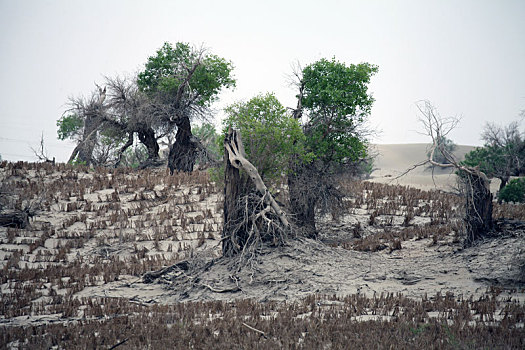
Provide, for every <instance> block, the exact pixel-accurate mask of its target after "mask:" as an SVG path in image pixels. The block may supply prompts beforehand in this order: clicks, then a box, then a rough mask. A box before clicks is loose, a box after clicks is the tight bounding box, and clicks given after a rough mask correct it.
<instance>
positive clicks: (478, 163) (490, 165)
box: [461, 146, 507, 177]
mask: <svg viewBox="0 0 525 350" xmlns="http://www.w3.org/2000/svg"><path fill="white" fill-rule="evenodd" d="M506 163H507V161H506V158H505V154H504V152H503V148H501V147H494V146H485V147H476V148H475V149H473V150H472V151H470V152H469V153H467V154H466V155H465V160H463V161H462V162H461V164H463V165H466V166H470V167H479V169H480V170H481V171H482V172H484V173H485V174H486V175H487V176H488V177H498V175H499V174H500V172H501V171H502V170H503V169H504V168H505V167H506Z"/></svg>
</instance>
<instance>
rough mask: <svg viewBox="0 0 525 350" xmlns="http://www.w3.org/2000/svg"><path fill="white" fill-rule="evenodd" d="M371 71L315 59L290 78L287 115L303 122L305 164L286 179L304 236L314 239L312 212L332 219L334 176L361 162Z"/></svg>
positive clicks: (337, 195) (337, 196) (338, 198)
mask: <svg viewBox="0 0 525 350" xmlns="http://www.w3.org/2000/svg"><path fill="white" fill-rule="evenodd" d="M377 70H378V69H377V67H376V66H374V65H371V64H368V63H360V64H357V65H354V64H351V65H349V66H347V65H345V64H344V63H341V62H338V61H336V60H335V59H332V60H326V59H321V60H319V61H317V62H314V63H312V64H310V65H308V66H306V67H305V68H304V69H302V71H300V72H297V73H296V77H297V80H298V81H297V88H298V90H299V91H298V92H299V93H298V102H297V108H296V109H295V110H294V112H293V115H294V117H295V118H297V119H303V120H304V121H303V130H304V134H305V137H306V141H305V144H306V151H307V152H310V153H311V154H312V160H311V161H310V162H307V163H303V164H301V163H299V162H295V165H294V168H293V170H292V172H291V174H290V175H289V177H288V186H289V191H290V204H291V211H292V213H293V214H294V218H295V221H296V223H297V225H298V226H300V227H302V228H303V229H304V230H305V234H306V235H307V236H309V237H313V238H315V237H317V229H316V226H315V213H316V210H317V209H321V210H322V211H331V212H332V213H334V214H336V213H337V210H338V209H340V204H341V203H342V198H343V194H342V193H341V192H340V191H339V190H338V188H337V185H336V183H337V181H336V179H335V176H336V175H337V174H339V173H342V172H346V171H349V170H351V169H354V170H355V169H356V165H357V164H359V163H360V162H361V161H363V160H364V159H366V158H367V154H368V141H367V136H368V132H367V130H366V128H365V125H366V124H365V123H366V119H367V117H368V116H369V115H370V111H371V108H372V104H373V102H374V98H373V97H372V95H371V94H370V93H369V92H368V84H369V83H370V79H371V77H372V76H373V75H374V74H375V73H376V72H377Z"/></svg>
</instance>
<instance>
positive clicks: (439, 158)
mask: <svg viewBox="0 0 525 350" xmlns="http://www.w3.org/2000/svg"><path fill="white" fill-rule="evenodd" d="M438 143H439V144H440V147H441V145H443V148H444V149H445V150H446V151H447V152H448V153H450V154H453V153H454V151H455V150H456V149H457V148H458V146H457V145H456V144H455V143H454V142H453V141H452V140H451V139H449V138H446V137H442V138H441V140H438ZM427 157H430V150H429V151H428V152H427ZM433 161H434V162H436V163H442V164H447V163H448V160H447V158H445V157H444V156H443V155H442V154H441V152H437V153H435V152H434V159H433Z"/></svg>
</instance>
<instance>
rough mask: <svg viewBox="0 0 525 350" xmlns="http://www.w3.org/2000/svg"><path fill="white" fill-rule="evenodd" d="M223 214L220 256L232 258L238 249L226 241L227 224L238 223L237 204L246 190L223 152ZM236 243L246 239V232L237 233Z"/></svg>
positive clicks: (228, 233) (237, 172)
mask: <svg viewBox="0 0 525 350" xmlns="http://www.w3.org/2000/svg"><path fill="white" fill-rule="evenodd" d="M224 154H225V156H224V213H223V218H224V220H223V222H224V225H223V228H222V238H223V242H222V255H223V256H233V255H235V253H236V251H238V250H239V247H234V245H235V244H234V241H233V240H231V239H227V238H228V237H229V236H230V232H229V231H230V230H229V227H228V225H227V223H231V222H238V221H239V220H240V214H241V213H240V212H239V210H238V202H239V199H240V198H241V195H242V194H245V193H246V191H247V188H246V186H245V183H243V181H242V180H241V174H240V173H239V169H237V168H235V167H234V166H232V164H231V163H230V159H229V158H228V156H227V155H228V152H227V151H226V149H225V152H224ZM237 236H238V242H239V243H240V244H242V243H243V242H246V240H247V238H248V232H246V230H243V231H242V232H238V233H237Z"/></svg>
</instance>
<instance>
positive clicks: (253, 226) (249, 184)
mask: <svg viewBox="0 0 525 350" xmlns="http://www.w3.org/2000/svg"><path fill="white" fill-rule="evenodd" d="M224 149H225V157H224V159H225V160H224V162H225V175H224V179H225V187H224V228H223V233H222V251H223V255H224V256H233V255H238V254H240V256H241V259H242V258H246V259H250V258H252V257H253V256H254V255H255V253H256V250H257V248H258V247H259V246H260V244H261V243H263V242H267V243H270V244H273V245H279V244H282V243H283V242H284V241H285V239H286V238H287V237H288V236H289V234H290V232H291V227H290V223H289V221H288V218H287V216H286V214H285V213H284V212H283V210H282V209H281V207H280V206H279V204H278V203H277V202H276V201H275V199H274V198H273V196H272V194H271V193H270V192H269V191H268V188H267V187H266V185H265V184H264V181H263V180H262V178H261V176H260V175H259V172H258V171H257V169H256V168H255V166H253V164H251V163H250V161H248V159H246V153H245V151H244V146H243V144H242V140H241V134H240V132H238V131H236V130H232V129H230V130H229V132H228V135H227V136H226V138H225V140H224Z"/></svg>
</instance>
